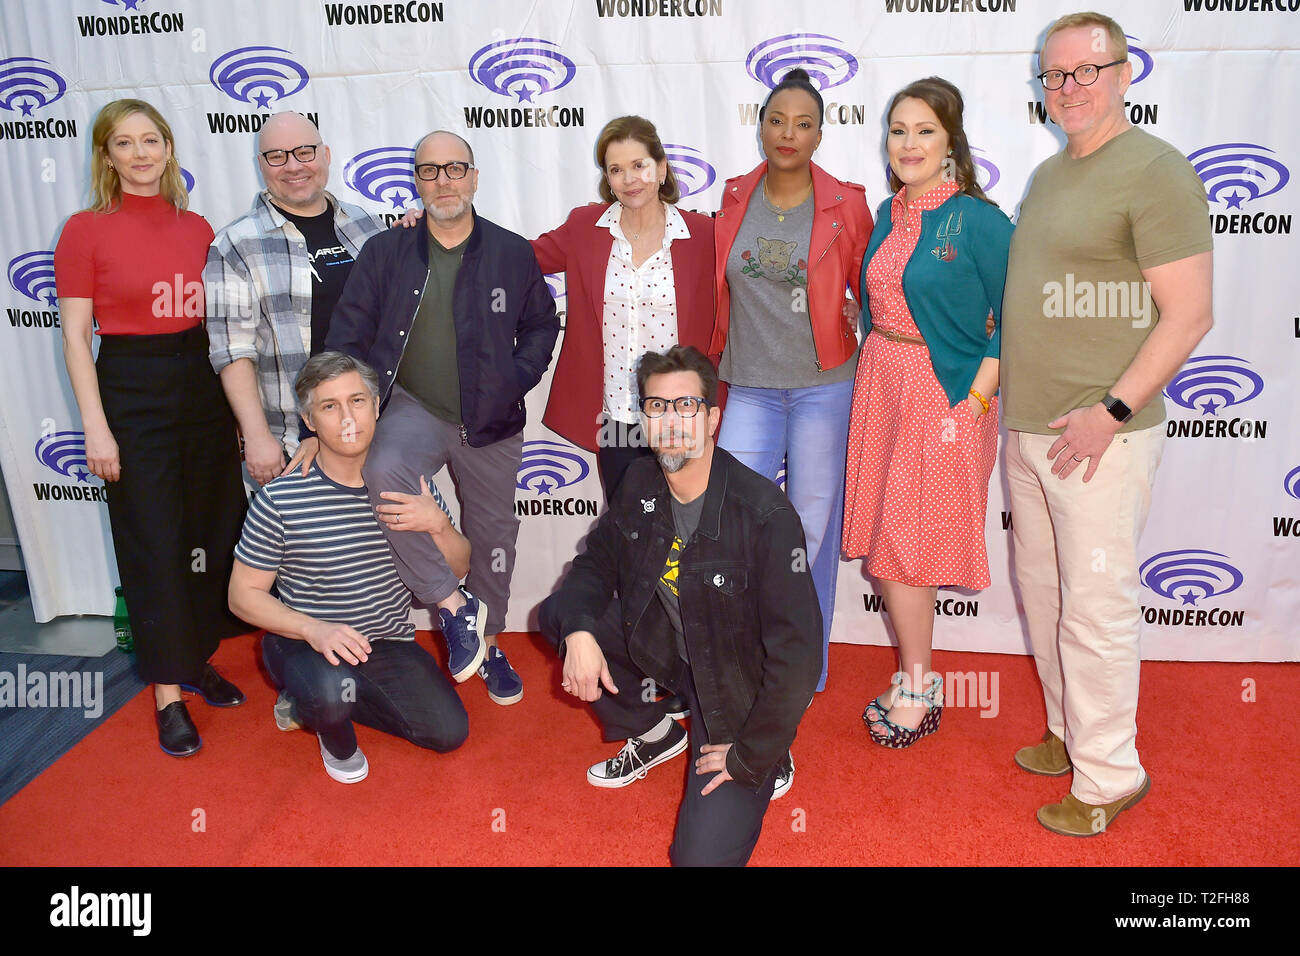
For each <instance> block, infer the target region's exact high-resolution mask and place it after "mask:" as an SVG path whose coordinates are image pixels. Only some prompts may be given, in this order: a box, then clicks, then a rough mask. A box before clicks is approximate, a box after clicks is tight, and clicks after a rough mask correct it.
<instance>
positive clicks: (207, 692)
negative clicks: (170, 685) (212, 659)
mask: <svg viewBox="0 0 1300 956" xmlns="http://www.w3.org/2000/svg"><path fill="white" fill-rule="evenodd" d="M181 688H182V689H183V690H187V691H189V692H190V693H192V694H198V695H199V696H200V697H202V698H203V699H204V700H205V701H206V702H207V703H209V704H211V705H212V706H213V707H238V706H239V705H240V704H242V703H243V702H244V699H245V698H244V692H243V691H242V690H240V689H239V688H238V687H236V686H235V685H234V684H232V683H230V681H228V680H226V679H225V678H224V677H222V676H221V675H220V674H218V673H217V669H216V668H215V667H213V666H212V665H211V664H204V665H203V674H202V675H201V676H200V677H199V679H198V680H196V681H193V682H192V683H189V684H181Z"/></svg>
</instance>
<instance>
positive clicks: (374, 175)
mask: <svg viewBox="0 0 1300 956" xmlns="http://www.w3.org/2000/svg"><path fill="white" fill-rule="evenodd" d="M343 182H345V183H347V185H348V186H349V187H351V188H352V189H354V190H356V191H357V192H359V193H361V195H363V196H365V197H366V198H367V199H370V200H373V201H374V202H377V203H385V204H389V203H391V204H392V206H393V208H394V209H401V208H402V207H403V206H405V205H407V204H408V203H412V202H414V201H415V199H416V197H417V196H418V195H419V192H418V190H416V188H415V150H414V149H412V148H411V147H409V146H380V147H378V148H376V149H368V150H366V151H365V152H363V153H357V155H355V156H353V157H352V158H351V159H349V160H348V162H347V165H346V166H344V167H343Z"/></svg>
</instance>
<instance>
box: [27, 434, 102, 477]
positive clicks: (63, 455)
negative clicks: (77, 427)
mask: <svg viewBox="0 0 1300 956" xmlns="http://www.w3.org/2000/svg"><path fill="white" fill-rule="evenodd" d="M36 460H37V461H39V462H40V463H41V464H42V465H44V466H45V467H46V468H49V469H51V470H53V471H56V472H58V473H59V474H60V475H63V476H64V477H66V478H75V479H77V481H91V480H92V479H94V478H95V477H96V476H95V474H94V473H93V472H92V471H91V470H90V468H89V466H88V465H87V463H86V433H85V432H52V433H51V434H49V435H43V436H41V438H40V440H39V441H37V442H36Z"/></svg>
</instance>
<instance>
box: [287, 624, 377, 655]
mask: <svg viewBox="0 0 1300 956" xmlns="http://www.w3.org/2000/svg"><path fill="white" fill-rule="evenodd" d="M302 636H303V640H305V641H306V642H307V643H308V644H310V645H311V647H312V650H314V651H316V652H317V653H319V654H321V655H322V656H323V657H324V658H325V660H327V661H329V662H330V663H331V664H334V665H335V666H337V665H338V662H339V658H340V657H341V658H343V660H345V661H347V662H348V663H349V664H361V663H364V662H365V661H366V659H367V658H368V657H369V656H370V642H369V641H368V640H366V639H365V637H364V636H362V634H361V633H360V632H359V631H356V630H354V629H352V628H350V627H348V626H347V625H346V624H337V623H335V622H333V621H313V622H312V623H311V624H309V625H307V627H305V628H304V629H303V635H302Z"/></svg>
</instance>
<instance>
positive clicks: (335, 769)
mask: <svg viewBox="0 0 1300 956" xmlns="http://www.w3.org/2000/svg"><path fill="white" fill-rule="evenodd" d="M316 739H317V740H318V741H320V756H321V760H323V761H324V762H325V772H326V773H327V774H329V775H330V776H331V777H333V778H334V779H335V780H337V781H338V782H339V783H360V782H361V781H362V780H365V779H366V775H367V774H368V773H370V764H369V763H368V762H367V761H366V755H365V754H363V753H362V752H361V748H360V747H358V748H357V751H356V753H354V754H353V755H352V756H351V757H349V758H348V759H347V760H340V759H339V758H338V757H336V756H334V755H333V754H332V753H330V752H329V750H328V749H327V748H326V747H325V741H323V740H321V739H320V734H317V735H316Z"/></svg>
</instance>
